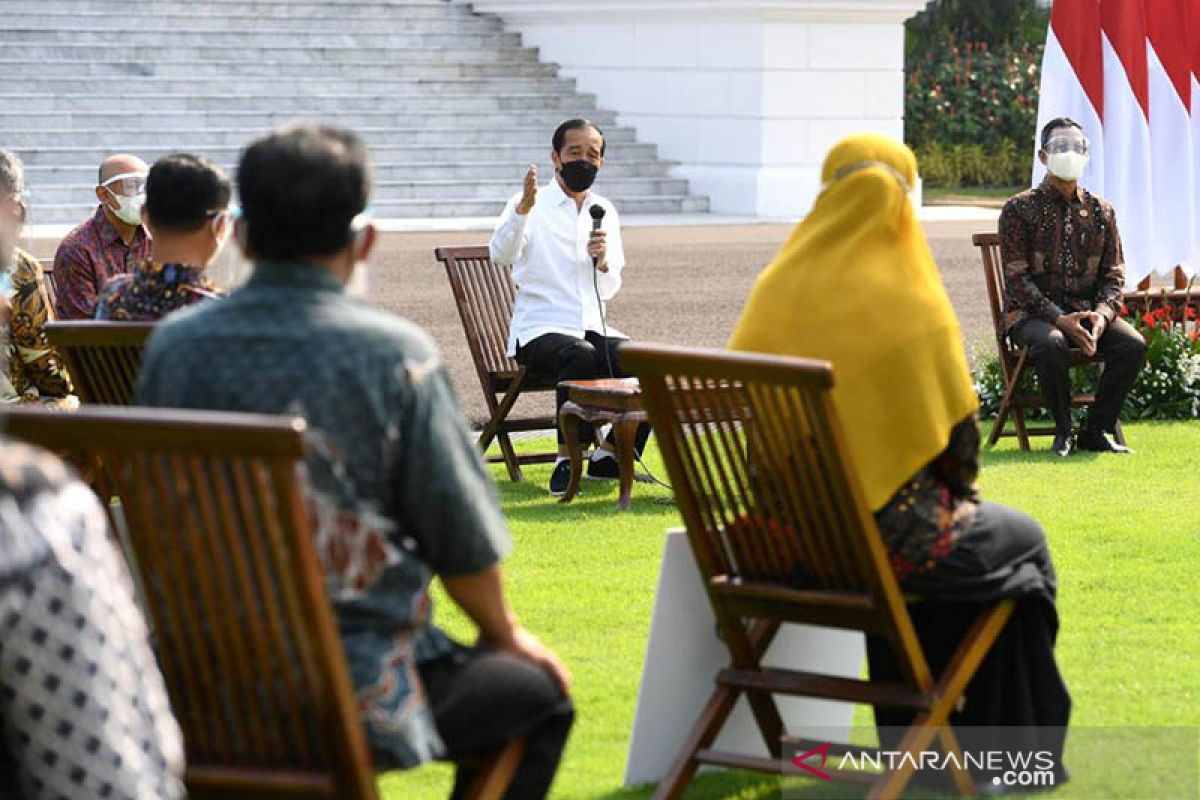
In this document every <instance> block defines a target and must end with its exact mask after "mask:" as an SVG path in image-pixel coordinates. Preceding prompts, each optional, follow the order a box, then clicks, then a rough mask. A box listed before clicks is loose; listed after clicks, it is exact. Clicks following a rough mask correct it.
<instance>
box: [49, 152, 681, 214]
mask: <svg viewBox="0 0 1200 800" xmlns="http://www.w3.org/2000/svg"><path fill="white" fill-rule="evenodd" d="M635 146H636V147H646V145H635ZM191 152H197V153H199V154H200V155H204V156H206V157H208V158H209V159H211V160H212V161H213V162H215V163H216V164H218V165H220V166H221V167H222V168H223V169H225V171H226V172H228V173H229V174H233V173H234V172H235V170H236V165H237V158H238V155H239V153H230V152H228V151H219V152H214V151H211V150H201V151H191ZM547 152H548V151H547V150H546V148H538V149H537V150H535V149H534V148H532V147H530V148H528V150H527V151H526V152H519V151H518V152H513V151H510V152H507V153H505V156H506V160H504V161H500V160H491V161H462V160H458V161H444V160H442V159H443V158H445V153H444V152H441V151H436V150H430V151H429V153H428V159H427V160H423V161H393V160H390V159H391V158H393V157H394V156H392V154H391V152H390V151H389V150H387V149H386V148H371V160H372V161H373V162H374V167H375V180H376V181H380V182H383V183H395V182H399V181H414V182H415V181H440V180H444V181H455V182H464V181H498V182H505V181H507V182H509V183H510V184H511V185H512V187H513V190H514V191H516V189H518V188H519V187H520V183H521V179H522V178H523V177H524V175H525V170H526V168H527V166H528V165H529V164H531V163H537V164H538V170H539V174H540V175H541V176H543V178H546V179H548V178H549V176H550V175H551V173H552V172H553V167H552V166H551V165H550V160H549V158H548V157H547ZM137 155H138V156H140V157H141V158H143V159H145V160H146V161H147V162H148V163H153V162H154V161H155V160H156V159H158V158H161V157H162V156H164V155H167V151H150V150H143V151H140V152H138V153H137ZM522 155H525V156H528V158H525V159H522V158H520V156H522ZM99 163H100V159H99V158H97V159H94V160H90V161H86V162H80V163H78V164H67V165H58V164H56V165H53V166H46V165H42V164H37V163H32V164H31V163H29V161H28V160H26V164H25V182H26V184H27V185H28V186H29V189H30V191H31V193H33V194H34V196H35V197H38V199H41V192H40V191H39V188H38V187H50V186H62V185H69V186H72V187H79V186H85V187H86V186H89V185H93V184H94V182H95V180H96V168H97V165H99ZM671 167H672V163H671V162H669V161H663V160H659V159H655V158H643V159H636V158H629V157H627V156H625V154H624V153H622V152H621V151H619V150H617V149H616V148H614V152H613V153H612V154H611V156H610V158H609V160H608V161H607V162H606V163H605V166H604V172H603V173H602V174H603V176H604V178H605V179H606V180H614V179H617V178H621V179H631V178H659V179H667V178H669V177H670V170H671ZM47 202H54V201H53V200H52V199H50V198H49V197H48V198H47Z"/></svg>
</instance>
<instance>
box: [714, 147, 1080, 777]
mask: <svg viewBox="0 0 1200 800" xmlns="http://www.w3.org/2000/svg"><path fill="white" fill-rule="evenodd" d="M916 178H917V163H916V158H915V157H914V156H913V154H912V151H911V150H909V149H908V148H907V147H905V146H904V145H903V144H900V143H899V142H896V141H895V140H893V139H891V138H889V137H887V136H883V135H880V134H872V133H862V134H856V135H854V136H851V137H849V138H847V139H845V140H843V141H842V142H840V143H839V144H837V145H836V146H835V147H834V148H833V150H831V151H830V153H829V155H828V156H827V157H826V159H825V164H824V167H823V169H822V175H821V180H822V182H823V184H824V188H823V189H822V191H821V193H820V195H819V196H818V197H817V200H816V203H815V205H814V206H813V209H812V211H811V213H810V214H809V215H808V216H807V217H806V218H805V219H804V220H803V221H801V222H800V224H799V225H797V226H796V229H795V231H793V233H792V235H791V238H790V239H789V240H788V242H787V243H786V244H785V245H784V246H783V249H782V250H781V251H780V252H779V255H778V256H776V258H775V260H774V261H773V262H772V263H771V265H770V266H768V267H767V269H766V270H765V271H764V272H763V273H762V275H761V276H760V277H759V278H758V281H757V282H756V283H755V285H754V288H753V290H752V291H751V293H750V298H749V300H748V301H747V302H746V306H745V308H744V309H743V311H742V316H741V319H740V320H739V321H738V324H737V328H736V330H735V331H734V334H733V337H732V338H731V339H730V341H729V347H730V349H732V350H745V351H752V352H759V353H774V354H778V355H791V356H803V357H807V358H819V359H826V360H828V361H831V362H832V363H833V367H834V383H835V388H834V392H833V398H834V404H835V405H836V407H837V410H838V413H839V416H840V417H841V421H842V426H843V428H844V429H845V433H846V441H847V444H848V447H849V451H850V457H851V460H852V464H853V468H854V469H856V470H857V471H858V474H859V477H860V481H861V484H862V486H863V490H864V493H865V496H866V501H867V503H868V504H869V505H870V507H871V509H872V510H873V511H874V512H875V519H876V522H877V524H878V526H879V530H880V533H881V534H882V536H883V540H884V544H885V545H886V546H887V548H888V553H889V555H890V556H891V560H892V566H893V569H894V571H895V573H896V576H897V578H898V579H899V580H900V581H901V584H902V585H903V586H904V587H905V588H906V589H909V590H911V591H916V592H920V593H921V594H922V595H923V596H924V597H925V599H927V600H929V601H931V602H925V603H921V604H918V605H916V606H914V607H913V615H914V622H915V623H916V627H917V632H918V635H919V636H920V638H921V642H922V645H923V646H924V647H925V650H926V654H927V655H928V657H929V659H930V662H931V667H932V668H933V669H934V670H935V671H938V672H940V671H941V669H942V668H943V667H944V665H945V663H946V661H947V659H948V658H949V657H950V656H951V654H952V653H953V651H954V649H955V648H956V647H957V645H958V643H959V641H960V640H961V638H962V637H963V636H964V635H965V634H966V631H967V628H968V627H969V625H970V623H971V622H972V621H973V618H974V615H975V613H977V611H978V606H977V605H971V604H973V603H978V602H983V601H991V600H994V599H996V598H998V597H1003V596H1018V597H1024V598H1027V601H1023V602H1022V603H1020V604H1019V605H1018V611H1017V613H1016V614H1015V615H1014V617H1013V620H1012V621H1011V622H1010V623H1009V625H1008V627H1007V628H1006V631H1005V634H1004V635H1003V636H1002V637H1001V640H1000V641H999V642H997V645H996V650H995V651H993V655H992V656H990V657H989V658H988V660H987V661H985V663H984V666H983V667H982V668H981V669H980V671H979V672H978V673H977V674H976V677H975V679H974V680H973V681H972V684H971V686H970V687H969V688H968V691H967V702H966V705H965V708H964V709H963V710H962V711H961V712H959V713H958V714H956V715H955V717H954V719H953V721H954V723H955V725H956V726H959V725H966V726H978V725H982V726H992V725H1000V724H1003V725H1010V726H1024V725H1028V726H1043V727H1042V728H1041V730H1042V731H1043V733H1041V734H1036V736H1042V737H1048V739H1046V738H1043V739H1041V740H1040V741H1038V742H1036V743H1037V744H1038V746H1039V747H1041V748H1043V749H1048V750H1052V751H1053V752H1056V753H1061V749H1062V743H1063V738H1062V736H1063V734H1062V730H1063V729H1065V726H1066V724H1067V719H1068V717H1069V716H1070V697H1069V695H1068V694H1067V689H1066V686H1065V684H1064V683H1063V680H1062V677H1061V675H1060V674H1059V672H1058V667H1057V664H1056V663H1055V660H1054V639H1055V635H1056V633H1057V629H1058V617H1057V613H1056V612H1055V608H1054V597H1055V591H1056V580H1055V575H1054V567H1053V566H1052V564H1051V561H1050V554H1049V550H1048V548H1047V546H1046V540H1045V536H1044V535H1043V533H1042V530H1041V528H1040V526H1038V524H1037V523H1036V522H1035V521H1034V520H1032V519H1031V518H1029V517H1028V516H1027V515H1025V514H1022V513H1021V512H1019V511H1016V510H1014V509H1010V508H1006V507H1004V506H1000V505H997V504H995V503H986V502H982V501H980V499H979V497H978V495H977V493H976V490H975V478H976V476H977V475H978V472H979V443H980V440H979V426H978V421H977V419H976V411H977V410H978V405H979V404H978V398H977V396H976V394H975V390H974V387H973V385H972V382H971V377H970V373H969V371H968V368H967V359H966V355H965V353H964V351H963V344H962V332H961V330H960V328H959V324H958V319H957V317H956V316H955V314H954V309H953V308H952V307H951V305H950V301H949V298H948V297H947V295H946V289H945V287H944V285H943V284H942V280H941V276H940V275H939V273H938V270H937V265H936V264H935V263H934V260H933V255H932V253H931V252H930V250H929V245H928V243H927V242H926V240H925V235H924V233H923V232H922V230H921V226H920V224H919V223H918V222H917V218H916V213H915V211H914V209H913V206H912V203H911V201H910V200H909V196H908V195H909V191H910V190H911V188H912V187H913V186H914V185H915V183H916ZM940 601H945V602H940ZM1006 651H1007V652H1006ZM868 654H869V658H870V663H871V672H872V675H873V676H879V677H880V678H882V679H889V678H898V677H899V673H898V671H897V668H896V665H895V661H894V659H893V658H892V657H891V651H890V647H889V646H888V645H887V643H886V642H882V641H872V642H870V643H869V647H868ZM876 719H877V722H878V723H879V724H880V725H903V724H907V722H906V715H904V714H899V715H897V714H894V713H890V712H883V711H882V710H880V711H877V712H876ZM1052 728H1056V729H1057V730H1058V733H1055V731H1054V730H1052ZM964 744H965V745H966V742H964ZM990 744H996V743H995V742H991V743H990ZM1002 744H1010V743H1007V742H1006V743H1002ZM1022 744H1031V742H1023V743H1022ZM967 746H968V747H969V745H967Z"/></svg>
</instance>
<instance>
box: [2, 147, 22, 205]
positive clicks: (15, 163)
mask: <svg viewBox="0 0 1200 800" xmlns="http://www.w3.org/2000/svg"><path fill="white" fill-rule="evenodd" d="M0 186H2V187H4V190H5V191H7V192H10V193H12V194H20V193H21V192H22V191H24V190H25V167H24V165H22V164H21V159H20V158H18V157H17V154H16V153H14V152H13V151H11V150H5V149H3V148H0Z"/></svg>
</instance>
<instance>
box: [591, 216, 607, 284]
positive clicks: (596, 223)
mask: <svg viewBox="0 0 1200 800" xmlns="http://www.w3.org/2000/svg"><path fill="white" fill-rule="evenodd" d="M588 213H589V214H591V215H592V230H593V231H598V230H600V223H601V222H603V221H604V213H605V212H604V206H602V205H600V204H599V203H597V204H596V205H594V206H592V207H591V208H589V209H588ZM598 263H599V262H598V260H597V259H596V257H595V256H592V269H595V268H596V266H597V265H598Z"/></svg>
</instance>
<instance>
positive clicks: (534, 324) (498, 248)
mask: <svg viewBox="0 0 1200 800" xmlns="http://www.w3.org/2000/svg"><path fill="white" fill-rule="evenodd" d="M552 144H553V151H552V153H551V160H552V162H553V164H554V173H555V174H554V180H553V181H551V182H550V183H548V184H546V185H545V186H543V187H541V188H540V189H539V187H538V182H537V166H536V165H534V166H530V167H529V171H528V172H527V173H526V174H525V184H524V187H523V189H522V191H521V192H520V193H519V194H517V195H514V196H513V198H512V199H511V200H509V202H508V205H507V206H506V207H505V209H504V213H503V214H502V215H501V217H500V223H499V224H498V225H497V226H496V230H495V232H494V233H493V234H492V241H491V243H490V244H489V249H490V250H491V256H492V261H493V262H495V263H496V264H500V265H504V266H512V270H513V280H514V281H515V282H516V284H517V301H516V305H515V307H514V308H513V318H512V325H511V329H510V333H509V337H508V354H509V355H510V356H512V357H514V358H516V360H517V362H518V363H519V364H521V365H522V366H524V367H526V368H527V369H528V370H529V371H530V373H531V374H534V375H537V376H540V377H545V378H553V379H554V380H555V381H565V380H583V379H588V378H600V377H608V376H610V375H611V376H613V377H623V376H624V374H625V373H624V372H622V371H621V366H620V361H619V359H618V357H617V347H618V345H619V344H620V343H621V342H622V341H624V340H625V339H626V338H627V337H625V336H624V335H623V334H622V333H620V332H619V331H617V330H614V329H612V328H609V327H608V326H607V322H606V320H605V303H607V302H608V301H609V300H611V299H612V298H613V296H614V295H616V293H617V290H618V289H620V288H621V270H622V269H623V268H624V267H625V251H624V249H623V248H622V246H621V225H620V220H619V219H618V217H617V210H616V208H614V207H613V205H612V203H610V202H609V201H608V200H606V199H605V198H603V197H601V196H600V195H599V194H596V193H595V192H593V191H591V186H592V183H593V182H594V181H595V179H596V174H597V172H599V170H600V168H601V167H602V166H604V149H605V147H604V134H603V133H602V132H601V131H600V129H599V128H597V127H596V126H595V124H593V123H592V122H589V121H588V120H585V119H572V120H567V121H566V122H564V123H563V124H562V125H560V126H558V129H557V130H556V131H555V132H554V139H553V143H552ZM593 208H596V209H598V210H597V211H596V212H593V211H592V209H593ZM599 210H602V211H603V212H604V213H603V217H602V219H601V222H600V228H599V229H598V230H594V229H593V219H594V217H593V214H598V213H599ZM566 399H567V398H566V392H564V391H562V390H559V392H558V407H559V408H561V407H562V404H563V403H564V402H566ZM649 432H650V429H649V427H648V426H645V425H644V426H642V429H640V430H639V431H638V437H637V446H638V452H639V453H640V452H641V449H642V448H643V447H644V446H645V442H646V439H647V438H648V436H649ZM590 434H591V431H590V430H589V429H588V428H587V426H581V429H580V437H581V438H582V439H584V440H585V441H587V440H588V439H590V438H591V435H590ZM588 476H589V477H593V478H616V477H617V461H616V459H615V458H614V457H613V444H612V436H611V434H610V436H609V440H608V441H606V442H605V443H604V445H603V446H601V447H599V448H597V450H596V452H594V453H593V454H592V458H591V460H590V461H589V462H588ZM569 481H570V464H569V463H568V461H567V451H566V446H565V445H564V444H563V437H562V431H561V430H560V431H559V434H558V460H557V462H555V465H554V472H553V474H552V475H551V477H550V494H552V495H555V496H558V495H562V494H564V493H565V492H566V490H567V484H568V483H569Z"/></svg>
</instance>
